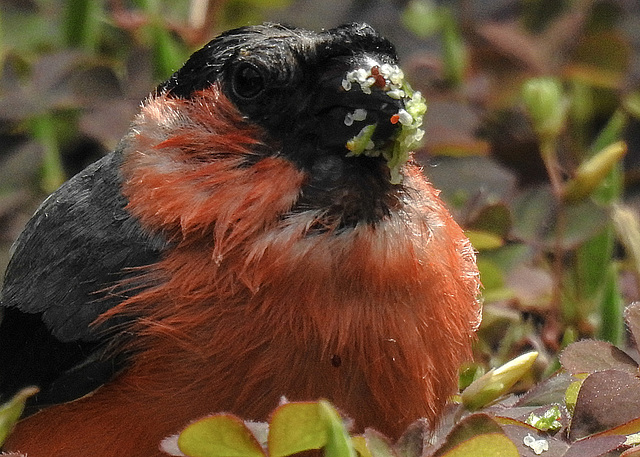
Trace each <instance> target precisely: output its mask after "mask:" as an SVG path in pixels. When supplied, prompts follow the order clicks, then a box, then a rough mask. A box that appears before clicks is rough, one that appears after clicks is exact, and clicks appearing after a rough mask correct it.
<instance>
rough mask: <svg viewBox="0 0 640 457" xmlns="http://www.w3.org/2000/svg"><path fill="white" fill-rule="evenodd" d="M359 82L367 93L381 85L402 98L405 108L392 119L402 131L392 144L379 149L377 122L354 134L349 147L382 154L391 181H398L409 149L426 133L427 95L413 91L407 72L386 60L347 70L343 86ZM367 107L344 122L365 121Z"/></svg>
mask: <svg viewBox="0 0 640 457" xmlns="http://www.w3.org/2000/svg"><path fill="white" fill-rule="evenodd" d="M354 83H357V84H359V85H360V90H362V92H363V93H364V94H371V89H372V87H374V86H375V87H379V88H380V90H382V91H384V92H385V93H386V95H388V96H389V97H391V98H393V99H396V100H402V101H403V102H404V108H400V109H399V110H398V112H397V113H396V114H394V115H393V116H391V118H390V119H389V121H390V122H391V123H392V124H397V123H400V126H401V128H400V131H399V133H398V134H397V135H396V137H395V138H394V142H393V146H391V147H389V146H386V147H385V149H384V150H382V149H376V147H375V144H374V143H373V141H372V139H371V138H372V137H373V133H374V131H375V128H376V125H375V124H371V125H366V126H365V127H363V128H362V129H361V130H360V132H359V133H358V134H357V135H356V136H354V137H353V138H351V139H350V140H349V141H348V142H347V144H346V147H347V149H348V150H349V153H348V155H349V156H358V155H361V154H363V155H366V156H369V157H377V156H380V155H382V156H383V157H384V158H385V159H386V160H387V164H388V166H389V169H390V170H391V181H392V182H393V183H395V184H398V183H400V182H401V181H402V176H401V174H400V169H401V168H402V166H403V165H404V164H405V163H406V162H407V161H408V160H409V156H410V151H411V150H412V149H414V148H415V147H417V146H418V143H419V142H420V140H421V139H422V137H423V135H424V130H422V129H421V128H420V127H421V126H422V118H423V116H424V113H425V112H426V110H427V105H426V103H425V100H424V97H423V96H422V94H421V93H420V92H418V91H415V92H414V91H413V90H412V89H411V87H410V86H409V84H408V83H407V82H406V81H405V80H404V73H403V71H402V70H401V69H400V67H398V66H397V65H389V64H383V65H380V66H377V65H376V66H373V67H371V68H370V69H368V70H367V69H364V68H358V69H355V70H352V71H349V72H347V74H346V75H345V78H344V79H343V80H342V88H343V89H344V90H345V91H349V90H351V88H352V87H353V84H354ZM366 118H367V111H366V110H365V109H360V108H358V109H356V110H354V111H353V113H347V114H346V116H345V119H344V123H345V125H347V126H351V125H353V123H354V122H356V121H365V120H366Z"/></svg>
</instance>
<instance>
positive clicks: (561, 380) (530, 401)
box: [515, 373, 575, 406]
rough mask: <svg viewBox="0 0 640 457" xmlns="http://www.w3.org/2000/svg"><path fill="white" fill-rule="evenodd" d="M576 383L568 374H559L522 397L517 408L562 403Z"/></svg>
mask: <svg viewBox="0 0 640 457" xmlns="http://www.w3.org/2000/svg"><path fill="white" fill-rule="evenodd" d="M574 381H575V378H573V377H572V376H571V375H570V374H568V373H559V374H557V375H556V376H553V377H551V378H549V379H547V380H545V381H542V382H540V383H538V384H537V385H535V386H534V387H533V388H531V389H530V390H529V391H528V392H527V393H525V394H524V395H522V396H521V397H520V398H519V399H518V402H517V403H516V405H515V406H545V405H550V404H552V403H562V402H563V401H564V398H565V393H566V391H567V389H568V388H569V386H570V385H571V383H572V382H574Z"/></svg>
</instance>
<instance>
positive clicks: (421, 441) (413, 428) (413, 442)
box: [395, 419, 433, 457]
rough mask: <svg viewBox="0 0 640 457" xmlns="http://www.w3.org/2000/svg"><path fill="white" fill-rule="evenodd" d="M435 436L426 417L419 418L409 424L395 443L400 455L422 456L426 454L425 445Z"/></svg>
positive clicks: (404, 456) (408, 456)
mask: <svg viewBox="0 0 640 457" xmlns="http://www.w3.org/2000/svg"><path fill="white" fill-rule="evenodd" d="M432 436H433V434H432V432H431V430H430V428H429V424H428V423H427V421H426V420H425V419H419V420H417V421H415V422H414V423H413V424H411V425H409V427H407V429H406V430H405V431H404V433H403V434H402V436H401V437H400V439H398V441H397V442H396V444H395V450H396V454H398V456H399V457H421V456H422V455H425V452H424V449H425V446H426V445H427V444H428V443H429V438H431V437H432Z"/></svg>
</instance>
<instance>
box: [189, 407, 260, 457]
mask: <svg viewBox="0 0 640 457" xmlns="http://www.w3.org/2000/svg"><path fill="white" fill-rule="evenodd" d="M178 447H179V448H180V450H181V451H182V452H183V453H184V454H186V455H188V456H189V457H265V453H264V451H263V450H262V447H261V446H260V444H259V443H258V441H257V440H256V438H255V437H254V436H253V434H252V433H251V431H250V430H249V429H248V428H247V427H246V426H245V424H244V423H243V422H242V420H241V419H239V418H238V417H236V416H234V415H232V414H216V415H214V416H209V417H206V418H204V419H200V420H199V421H197V422H194V423H193V424H191V425H189V426H188V427H187V428H185V429H184V430H183V431H182V433H180V436H179V437H178Z"/></svg>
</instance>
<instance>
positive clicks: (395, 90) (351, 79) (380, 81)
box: [342, 63, 405, 100]
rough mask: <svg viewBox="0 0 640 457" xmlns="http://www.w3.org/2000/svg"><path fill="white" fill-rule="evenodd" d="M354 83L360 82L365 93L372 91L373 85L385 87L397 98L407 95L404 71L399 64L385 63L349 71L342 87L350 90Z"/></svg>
mask: <svg viewBox="0 0 640 457" xmlns="http://www.w3.org/2000/svg"><path fill="white" fill-rule="evenodd" d="M353 83H358V84H359V85H360V90H362V92H363V93H365V94H370V93H371V87H372V86H378V87H380V88H381V89H384V90H385V91H386V92H387V95H388V96H389V97H391V98H395V99H396V100H400V99H401V98H402V97H404V96H405V93H404V91H403V90H402V85H403V84H404V72H403V71H402V69H401V68H400V67H398V66H397V65H389V64H388V63H384V64H382V65H380V66H377V65H376V66H373V67H371V68H370V69H369V70H365V69H364V68H358V69H356V70H352V71H349V72H347V74H346V75H345V78H344V79H343V80H342V88H343V89H344V90H347V91H349V90H351V85H352V84H353Z"/></svg>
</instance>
